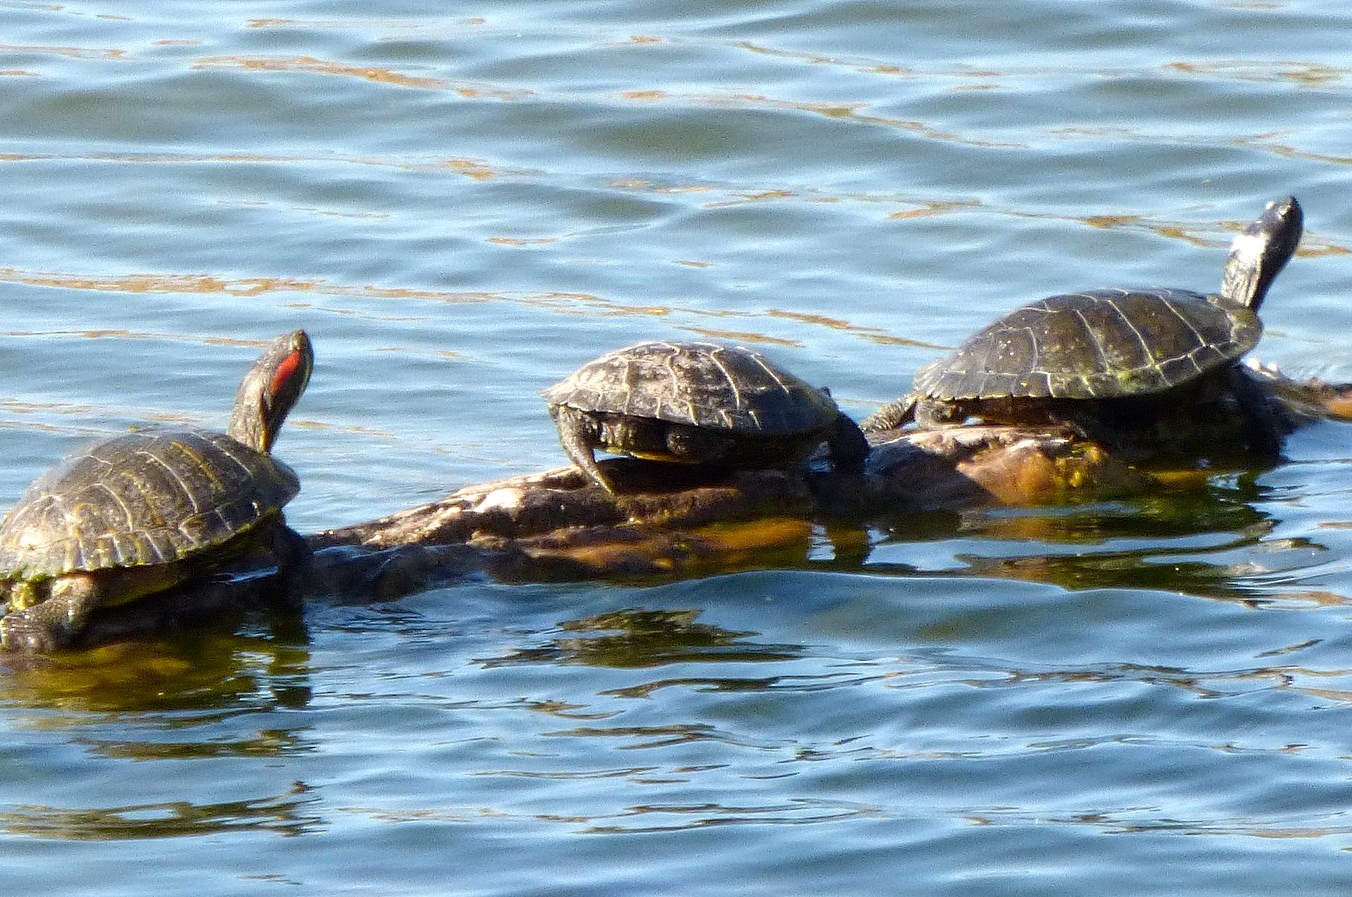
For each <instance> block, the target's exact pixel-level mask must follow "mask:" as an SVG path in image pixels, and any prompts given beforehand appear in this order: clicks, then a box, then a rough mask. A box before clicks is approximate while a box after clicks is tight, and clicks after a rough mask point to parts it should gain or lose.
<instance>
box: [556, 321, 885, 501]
mask: <svg viewBox="0 0 1352 897" xmlns="http://www.w3.org/2000/svg"><path fill="white" fill-rule="evenodd" d="M542 395H543V396H544V398H545V400H546V401H548V402H549V413H550V415H551V416H553V418H554V420H555V422H556V423H557V424H558V428H559V441H560V442H561V443H562V444H563V448H564V451H565V452H567V454H568V457H569V458H570V459H572V461H573V463H574V464H576V465H577V466H578V467H579V468H580V469H581V470H582V471H583V472H584V473H586V474H587V476H588V477H590V478H591V479H592V481H593V482H595V483H596V484H598V485H599V486H601V487H603V488H604V489H606V490H607V491H608V492H614V491H615V490H614V488H613V486H612V484H611V482H610V481H609V480H608V479H607V477H606V475H605V474H604V473H602V471H601V468H600V467H599V466H598V465H597V463H596V458H595V454H594V450H595V449H596V448H598V447H599V448H602V449H605V450H606V451H611V452H619V453H625V454H629V455H633V456H635V457H638V458H647V459H650V460H657V461H667V462H678V463H684V464H704V465H711V466H719V467H747V468H756V467H791V466H793V465H795V464H798V463H800V462H802V461H804V460H805V459H806V458H807V457H808V456H810V455H811V454H812V452H813V451H814V450H815V449H816V448H817V447H818V446H820V445H821V444H822V442H826V443H827V444H828V446H829V448H830V455H831V460H832V462H833V463H834V465H835V466H836V467H837V468H838V469H856V468H858V467H859V466H860V465H861V464H862V463H863V460H864V457H865V456H866V455H867V454H868V443H867V441H865V439H864V435H863V434H862V433H861V432H860V431H859V427H858V426H857V425H856V424H855V423H854V421H852V420H850V419H849V418H848V417H846V416H845V415H844V414H842V413H841V411H840V409H839V408H837V407H836V403H835V401H834V400H832V398H831V396H830V394H829V393H828V392H827V391H826V390H824V389H814V388H813V387H811V386H809V385H808V384H806V383H804V382H803V381H802V380H799V379H798V378H797V377H795V376H793V375H792V374H789V373H787V372H785V371H782V370H780V369H779V368H777V367H775V366H774V365H773V364H771V363H770V362H769V361H767V360H766V359H765V358H764V356H762V355H760V354H759V353H757V352H753V351H751V350H750V349H745V348H742V347H740V346H722V345H719V344H716V343H700V342H689V343H669V342H647V343H639V344H638V345H635V346H629V347H628V348H625V349H619V350H617V351H615V352H610V353H608V354H606V355H603V356H601V357H600V358H598V359H596V360H595V361H591V362H589V363H587V364H585V365H583V366H582V367H581V368H579V369H578V370H577V371H576V372H575V373H573V374H572V375H571V376H570V377H568V378H567V379H566V380H563V381H562V382H560V383H557V384H555V385H554V386H551V387H550V388H549V389H547V390H545V391H544V392H543V393H542Z"/></svg>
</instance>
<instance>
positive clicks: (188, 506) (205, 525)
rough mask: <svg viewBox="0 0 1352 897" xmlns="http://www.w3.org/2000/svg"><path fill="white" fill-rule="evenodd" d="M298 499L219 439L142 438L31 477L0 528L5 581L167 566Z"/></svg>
mask: <svg viewBox="0 0 1352 897" xmlns="http://www.w3.org/2000/svg"><path fill="white" fill-rule="evenodd" d="M299 491H300V481H299V479H298V478H297V477H296V474H295V472H293V471H292V470H291V468H289V467H287V466H286V465H285V464H282V463H281V462H279V461H277V460H275V459H273V458H272V457H271V456H269V455H265V454H262V453H261V452H257V451H254V450H253V449H251V448H248V447H247V446H244V445H242V444H240V443H239V442H236V441H235V440H234V439H231V438H230V437H229V436H226V435H225V434H224V433H212V432H207V431H202V430H195V429H188V428H173V429H148V430H142V431H139V432H136V433H130V434H128V435H126V436H118V437H114V438H112V439H108V440H104V441H102V442H99V443H97V444H95V445H93V446H91V447H90V448H89V449H88V450H86V451H84V452H82V453H79V454H76V455H72V456H71V457H69V458H67V459H66V460H65V461H63V462H62V463H61V464H59V465H57V466H56V467H54V468H53V469H52V470H50V471H48V472H47V473H46V474H45V475H43V476H42V477H40V478H38V479H37V480H36V481H35V482H34V483H33V484H32V485H31V486H29V488H28V491H26V492H25V493H24V494H23V496H22V497H21V498H20V499H19V501H18V503H17V504H16V505H15V506H14V509H13V510H12V511H10V513H9V516H8V517H6V518H5V521H4V523H3V524H0V569H4V570H6V571H9V574H8V575H9V577H10V578H11V579H20V578H22V579H32V578H44V577H52V576H60V575H62V574H65V573H70V572H73V571H77V570H83V571H93V570H102V569H107V568H110V567H132V566H143V565H151V564H171V563H174V562H176V561H179V560H182V559H183V558H184V557H185V556H187V555H189V554H193V553H196V552H199V551H202V550H205V549H209V548H211V547H213V546H216V545H219V544H221V543H223V542H226V541H228V540H229V539H231V538H233V537H234V536H236V535H238V534H240V533H242V532H243V531H245V530H247V529H249V528H250V527H251V526H253V525H254V524H255V523H257V522H259V521H260V520H261V519H263V518H264V517H266V516H268V515H269V514H272V513H273V512H275V511H277V510H278V509H279V508H281V507H282V505H284V504H286V502H288V501H290V500H291V499H292V498H293V497H295V495H296V493H297V492H299Z"/></svg>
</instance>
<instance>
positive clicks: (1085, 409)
mask: <svg viewBox="0 0 1352 897" xmlns="http://www.w3.org/2000/svg"><path fill="white" fill-rule="evenodd" d="M1302 222H1303V216H1302V213H1301V208H1300V205H1299V203H1297V202H1296V200H1295V198H1294V197H1289V196H1288V197H1286V198H1285V199H1281V200H1277V201H1275V202H1271V203H1268V205H1267V208H1266V209H1265V210H1264V212H1263V214H1262V216H1260V217H1259V218H1258V219H1257V220H1256V221H1254V222H1253V223H1252V224H1250V225H1249V226H1248V227H1247V228H1245V230H1244V231H1243V233H1241V234H1239V235H1238V236H1236V237H1235V239H1234V242H1233V244H1232V246H1231V249H1230V256H1229V259H1228V260H1227V262H1226V265H1225V273H1224V276H1223V278H1222V282H1221V291H1220V293H1219V294H1208V295H1203V294H1201V293H1195V292H1192V291H1190V290H1180V289H1102V290H1091V291H1088V292H1083V293H1067V294H1063V295H1059V296H1052V297H1050V298H1047V299H1042V300H1040V301H1038V302H1034V303H1032V304H1031V305H1026V306H1023V307H1022V308H1018V309H1015V310H1014V311H1012V312H1010V313H1008V314H1006V315H1005V316H1003V317H1001V318H1000V319H998V320H997V321H995V322H994V323H992V324H990V325H989V326H987V327H985V328H984V329H982V330H980V331H978V332H977V333H976V334H974V335H973V336H971V337H970V338H968V339H967V340H966V341H965V342H963V344H962V345H961V346H959V347H958V348H957V350H956V351H954V352H953V353H952V354H951V355H949V356H947V357H946V358H942V359H940V360H938V361H936V362H934V363H932V364H930V365H928V366H926V367H924V368H922V369H921V370H920V371H919V372H918V373H917V374H916V375H915V381H914V387H913V390H912V392H911V394H910V395H908V396H906V397H905V398H903V399H900V400H898V401H897V402H894V403H892V404H891V405H888V406H886V407H884V408H883V409H881V410H880V411H878V412H877V413H876V414H874V415H873V416H872V417H869V418H868V419H866V420H865V421H864V423H863V428H864V430H866V431H876V430H888V429H895V428H897V427H900V426H903V425H905V424H906V423H908V422H909V421H911V420H912V419H914V420H915V422H916V423H917V424H918V425H919V426H920V427H922V428H926V427H937V426H946V425H950V424H960V423H962V422H963V421H965V420H967V419H969V418H977V419H980V420H982V421H985V422H987V423H998V424H1008V425H1014V426H1021V425H1022V426H1029V425H1031V426H1047V425H1058V424H1068V425H1069V426H1070V427H1071V428H1072V429H1073V430H1074V431H1075V432H1076V433H1078V434H1079V435H1080V436H1082V437H1084V438H1087V439H1091V440H1093V441H1095V442H1098V443H1100V444H1102V445H1104V446H1105V447H1107V448H1110V449H1111V450H1113V451H1115V452H1117V453H1118V454H1119V455H1120V456H1122V457H1124V458H1127V459H1130V460H1143V459H1147V458H1157V457H1184V456H1197V457H1214V456H1215V454H1216V452H1217V450H1219V449H1224V450H1225V452H1226V453H1228V454H1230V455H1231V456H1234V457H1252V456H1255V455H1259V456H1267V457H1275V456H1276V455H1277V454H1278V452H1279V451H1280V447H1281V439H1282V437H1283V436H1284V435H1285V434H1286V432H1287V429H1286V428H1285V424H1284V422H1283V421H1282V419H1281V415H1280V413H1279V411H1278V410H1277V409H1275V408H1274V406H1273V405H1272V403H1271V402H1270V401H1269V399H1268V397H1267V395H1266V394H1265V393H1264V392H1263V390H1262V389H1261V388H1259V387H1258V386H1257V385H1256V384H1255V382H1254V380H1253V378H1252V376H1251V375H1250V374H1249V373H1248V372H1247V371H1246V370H1245V369H1243V368H1242V367H1241V366H1240V365H1238V364H1237V362H1238V360H1239V359H1240V357H1241V356H1242V355H1244V354H1245V353H1246V352H1248V351H1249V350H1250V349H1252V348H1253V347H1254V345H1256V344H1257V342H1258V338H1259V336H1261V335H1262V332H1263V326H1262V323H1261V322H1260V321H1259V320H1258V314H1257V312H1258V308H1259V306H1260V305H1261V304H1262V301H1263V298H1264V297H1265V296H1266V295H1267V291H1268V287H1269V286H1271V284H1272V281H1273V279H1274V278H1275V277H1276V276H1277V274H1278V272H1280V271H1281V270H1282V267H1283V266H1284V265H1285V264H1286V262H1287V261H1288V260H1289V259H1290V258H1291V256H1292V254H1293V253H1294V252H1295V250H1296V245H1297V244H1298V243H1299V242H1300V236H1301V230H1302Z"/></svg>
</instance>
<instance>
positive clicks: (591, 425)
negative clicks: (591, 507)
mask: <svg viewBox="0 0 1352 897" xmlns="http://www.w3.org/2000/svg"><path fill="white" fill-rule="evenodd" d="M550 411H551V412H552V413H553V415H554V422H555V423H556V424H558V427H559V444H560V445H562V446H563V451H564V454H566V455H567V456H568V460H570V461H572V462H573V464H575V465H576V466H577V468H578V470H581V471H582V472H583V473H585V474H586V475H587V476H588V477H589V478H590V479H591V481H592V482H593V483H595V484H596V485H598V486H600V487H601V488H602V489H604V490H606V491H607V492H609V493H610V494H611V495H614V494H615V490H614V488H612V487H611V485H610V481H609V480H607V479H606V475H605V474H603V473H602V472H601V467H600V465H599V464H597V463H596V451H595V445H596V441H597V439H598V437H599V434H600V430H599V425H598V424H597V422H596V421H595V420H594V419H593V418H592V417H591V415H589V414H587V413H586V412H585V411H578V410H577V409H576V408H569V407H568V406H567V405H556V406H555V407H553V408H551V409H550Z"/></svg>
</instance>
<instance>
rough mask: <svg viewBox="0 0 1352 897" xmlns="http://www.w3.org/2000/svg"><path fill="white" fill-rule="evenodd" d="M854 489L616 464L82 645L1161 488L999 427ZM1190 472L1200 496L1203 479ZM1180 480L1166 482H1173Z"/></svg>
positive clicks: (323, 553) (906, 442)
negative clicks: (235, 617) (930, 515)
mask: <svg viewBox="0 0 1352 897" xmlns="http://www.w3.org/2000/svg"><path fill="white" fill-rule="evenodd" d="M1253 376H1254V377H1255V378H1256V379H1257V380H1258V382H1259V383H1260V384H1261V386H1262V388H1263V389H1264V390H1265V391H1266V392H1267V393H1268V394H1269V395H1270V396H1272V397H1274V398H1275V399H1276V400H1277V403H1278V405H1279V407H1280V409H1281V412H1282V415H1283V419H1284V420H1283V427H1284V429H1287V430H1289V429H1293V428H1294V427H1296V426H1298V425H1300V424H1301V423H1305V422H1308V421H1310V420H1314V419H1320V418H1326V419H1327V418H1333V419H1352V385H1341V386H1333V385H1329V384H1323V383H1319V382H1317V381H1308V382H1296V381H1291V380H1288V379H1286V378H1284V377H1281V376H1280V375H1278V374H1275V373H1273V372H1271V371H1258V372H1255V373H1254V375H1253ZM869 438H870V441H871V443H872V444H873V447H872V451H871V453H870V456H869V459H868V462H867V463H866V465H865V467H864V469H863V471H862V472H860V473H857V474H836V473H831V472H826V471H824V470H821V469H817V468H807V469H804V470H800V471H781V470H743V471H727V472H722V473H719V472H713V471H710V470H708V469H704V468H697V467H689V468H686V467H681V466H676V465H671V464H660V463H655V462H648V461H640V460H635V459H632V458H612V459H607V460H605V461H602V462H601V463H602V464H603V465H604V467H605V470H606V473H607V475H608V477H609V478H610V479H611V481H612V482H613V483H614V484H615V486H616V490H617V494H615V495H611V494H610V493H608V492H606V491H605V490H604V489H602V488H601V487H599V486H597V485H595V484H594V483H593V482H591V480H590V479H588V478H587V477H586V476H584V475H583V474H582V473H581V472H580V471H578V470H577V469H576V468H572V467H566V468H558V469H555V470H549V471H545V472H543V473H535V474H528V475H523V476H516V477H509V478H506V479H501V480H495V481H492V482H488V483H481V484H477V485H473V486H466V487H464V488H462V489H459V490H457V491H455V492H452V493H451V494H450V495H447V496H446V497H444V498H442V499H439V500H437V501H434V502H430V503H428V504H424V505H420V506H418V507H413V508H408V509H405V510H402V511H399V512H397V513H395V514H391V515H389V516H387V517H383V518H381V519H379V520H373V521H369V522H364V523H357V524H352V525H350V526H345V527H340V528H337V529H330V530H324V531H322V532H318V533H314V534H312V535H309V536H307V537H306V540H307V542H308V543H309V545H310V547H311V548H312V549H313V551H314V557H313V561H312V565H311V568H310V570H308V571H306V573H305V574H304V578H303V581H302V582H300V583H299V584H297V583H295V582H293V583H291V584H282V585H280V586H279V585H278V584H277V583H276V582H275V577H272V576H268V575H265V574H266V570H264V571H262V572H261V573H260V571H259V570H258V569H256V568H253V567H251V566H250V565H249V563H248V562H244V563H243V564H242V565H241V566H239V567H238V568H236V569H235V570H232V571H226V572H223V573H222V574H221V575H219V576H217V577H215V578H213V579H212V580H210V581H208V582H205V583H197V584H193V585H191V586H185V587H181V588H180V589H177V590H175V591H173V592H169V593H165V594H163V595H161V596H157V597H155V598H154V599H148V600H142V601H138V602H136V603H134V604H132V605H128V606H124V607H120V608H112V609H108V610H106V611H104V612H101V613H99V614H98V615H96V617H95V619H94V620H93V621H92V623H91V625H90V629H89V632H88V636H87V638H86V642H87V643H93V642H101V641H106V640H109V639H114V638H122V637H126V636H128V635H134V634H138V633H145V632H158V631H162V630H165V629H168V628H174V627H179V626H183V625H187V624H190V623H193V622H195V621H197V620H199V619H202V618H204V617H209V616H213V615H217V614H219V613H221V612H223V611H225V610H227V609H231V608H239V607H246V606H249V605H251V604H252V603H256V602H257V601H258V600H259V599H260V598H261V599H267V600H268V601H272V602H275V601H276V599H277V597H278V596H279V595H281V596H283V597H284V599H285V600H283V602H282V604H283V606H286V605H287V604H288V603H290V604H292V605H295V604H298V603H299V601H300V598H299V597H297V596H298V595H301V594H303V595H306V596H320V595H323V596H328V597H329V599H330V600H338V601H349V602H363V603H364V602H370V601H380V600H387V599H392V598H395V597H398V596H400V595H403V594H408V593H411V592H414V591H417V590H420V589H423V588H427V587H429V586H432V585H435V584H437V583H442V582H451V581H455V580H458V579H462V578H465V577H470V576H486V577H492V578H496V579H500V580H505V581H513V582H519V581H544V580H562V579H586V578H653V577H662V578H671V577H688V576H696V575H704V574H707V573H711V572H717V571H722V570H728V569H743V568H747V567H753V566H774V565H784V566H791V565H793V564H795V563H798V564H801V563H803V562H804V559H805V558H806V557H807V556H808V553H809V552H810V551H811V548H812V545H813V542H814V539H815V540H820V539H821V538H822V533H826V534H828V537H833V538H838V539H839V540H841V541H839V542H837V545H836V551H837V555H838V556H841V555H842V552H843V553H844V554H845V555H846V556H847V555H848V554H849V553H850V552H852V551H855V552H857V553H858V554H859V556H860V557H863V556H865V555H866V554H867V545H863V544H860V545H858V546H856V547H854V548H851V546H850V544H849V543H850V540H851V539H853V540H855V541H862V540H864V538H865V537H864V535H863V530H864V527H865V526H866V525H867V524H868V523H870V522H879V521H887V520H889V519H890V520H896V519H900V518H904V517H906V516H908V515H913V514H915V513H917V512H934V511H960V510H967V509H972V508H978V507H990V506H1000V505H1005V506H1032V505H1047V504H1064V503H1067V502H1076V501H1086V500H1102V499H1105V498H1113V497H1123V496H1130V495H1140V494H1145V493H1147V492H1148V491H1149V490H1151V489H1153V488H1156V487H1158V486H1160V485H1161V484H1162V483H1163V482H1165V479H1162V478H1161V476H1160V474H1157V473H1155V472H1151V471H1149V470H1145V469H1142V468H1138V467H1135V466H1133V465H1131V464H1128V463H1126V462H1125V461H1123V460H1122V459H1120V458H1117V457H1114V456H1113V455H1112V454H1110V453H1109V452H1108V451H1106V450H1105V449H1103V448H1102V447H1101V446H1099V445H1097V444H1095V443H1092V442H1088V441H1085V440H1084V439H1082V438H1079V437H1077V436H1076V435H1075V434H1073V433H1071V432H1069V431H1062V430H1058V429H1042V430H1033V429H1027V428H1016V427H1001V426H965V427H950V428H943V429H936V430H894V431H886V432H882V433H873V434H869ZM1211 472H1214V471H1199V472H1194V473H1193V475H1194V476H1195V477H1196V478H1197V479H1198V480H1199V481H1202V480H1204V479H1205V476H1206V475H1207V474H1208V473H1211ZM1177 479H1178V477H1177V472H1174V474H1173V475H1171V476H1168V477H1167V480H1168V482H1170V483H1171V484H1176V483H1177Z"/></svg>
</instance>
